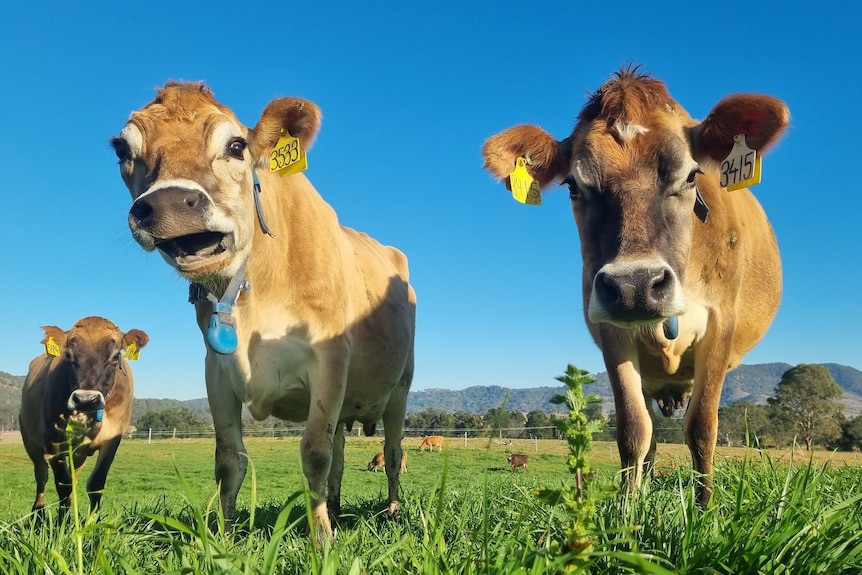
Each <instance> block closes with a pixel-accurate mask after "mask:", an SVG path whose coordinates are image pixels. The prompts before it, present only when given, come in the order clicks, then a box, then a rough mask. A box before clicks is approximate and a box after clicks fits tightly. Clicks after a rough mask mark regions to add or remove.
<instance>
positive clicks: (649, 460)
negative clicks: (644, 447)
mask: <svg viewBox="0 0 862 575" xmlns="http://www.w3.org/2000/svg"><path fill="white" fill-rule="evenodd" d="M653 401H654V400H653V398H652V397H650V396H649V394H647V393H646V392H644V403H645V404H646V408H647V414H648V415H649V418H650V422H652V423H653V430H652V433H651V434H650V442H649V451H648V452H647V455H646V458H645V459H644V474H645V475H646V476H647V477H651V476H652V474H653V472H654V471H655V452H656V442H655V420H656V416H655V410H654V409H653V407H652V404H653Z"/></svg>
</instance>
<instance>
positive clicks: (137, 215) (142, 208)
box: [129, 200, 153, 226]
mask: <svg viewBox="0 0 862 575" xmlns="http://www.w3.org/2000/svg"><path fill="white" fill-rule="evenodd" d="M129 215H130V216H132V218H134V219H135V221H136V222H137V223H138V225H140V226H146V225H148V224H149V223H150V221H151V220H152V217H153V207H152V206H151V205H150V203H149V202H148V201H146V200H143V201H141V200H138V201H137V202H135V203H134V204H132V209H130V210H129Z"/></svg>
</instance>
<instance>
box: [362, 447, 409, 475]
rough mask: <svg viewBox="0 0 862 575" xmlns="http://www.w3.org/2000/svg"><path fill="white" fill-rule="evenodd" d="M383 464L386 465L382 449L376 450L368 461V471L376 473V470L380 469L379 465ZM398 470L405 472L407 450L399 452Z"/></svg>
mask: <svg viewBox="0 0 862 575" xmlns="http://www.w3.org/2000/svg"><path fill="white" fill-rule="evenodd" d="M384 465H386V457H385V455H384V454H383V452H382V451H378V452H377V453H375V454H374V457H373V458H372V459H371V461H369V462H368V471H374V472H375V473H376V472H377V470H378V469H380V468H381V467H383V466H384ZM400 471H401V473H407V452H406V451H402V452H401V467H400Z"/></svg>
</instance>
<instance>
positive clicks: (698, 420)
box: [684, 318, 733, 507]
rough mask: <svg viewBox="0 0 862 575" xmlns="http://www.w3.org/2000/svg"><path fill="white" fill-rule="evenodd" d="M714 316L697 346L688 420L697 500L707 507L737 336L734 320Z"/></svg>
mask: <svg viewBox="0 0 862 575" xmlns="http://www.w3.org/2000/svg"><path fill="white" fill-rule="evenodd" d="M711 320H713V321H711V322H710V325H711V326H713V329H710V331H708V332H707V334H706V337H704V339H703V341H701V342H700V343H699V344H698V347H697V349H696V350H695V353H696V355H695V367H694V380H695V384H694V390H693V391H692V394H691V400H690V401H689V404H688V410H687V411H686V413H685V422H684V429H685V438H686V443H688V449H689V451H690V452H691V463H692V466H693V467H694V469H695V470H696V471H697V472H698V473H699V474H700V477H699V481H700V484H699V485H698V489H697V501H698V503H699V504H700V505H701V506H703V507H706V505H707V504H708V503H709V499H710V497H711V496H712V458H713V455H714V453H715V444H716V442H717V440H718V404H719V401H720V400H721V388H722V386H723V385H724V376H725V374H726V373H727V364H728V359H729V357H730V345H731V341H732V336H733V327H732V321H731V322H730V323H731V325H727V323H728V320H727V319H725V320H724V322H722V321H720V320H719V318H711ZM722 323H724V324H725V325H722ZM715 326H718V327H715Z"/></svg>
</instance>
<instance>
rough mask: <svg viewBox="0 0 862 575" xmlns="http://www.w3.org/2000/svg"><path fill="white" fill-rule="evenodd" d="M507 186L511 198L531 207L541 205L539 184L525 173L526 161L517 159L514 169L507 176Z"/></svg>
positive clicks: (528, 173)
mask: <svg viewBox="0 0 862 575" xmlns="http://www.w3.org/2000/svg"><path fill="white" fill-rule="evenodd" d="M509 186H510V189H511V190H512V197H514V198H515V199H516V200H518V201H519V202H521V203H522V204H529V205H532V206H541V205H542V192H541V187H540V186H539V182H538V181H536V179H535V178H534V177H533V176H532V175H530V172H528V171H527V159H526V158H518V159H517V160H516V161H515V169H514V170H512V173H511V174H509Z"/></svg>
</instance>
